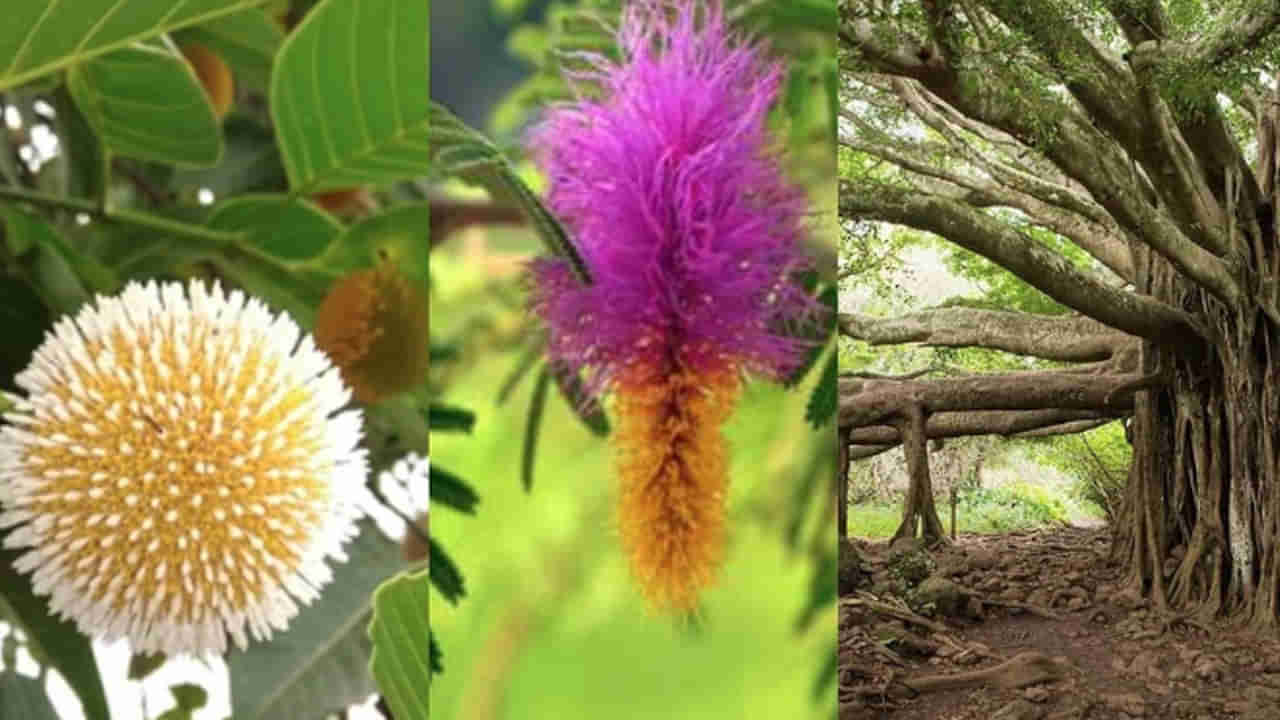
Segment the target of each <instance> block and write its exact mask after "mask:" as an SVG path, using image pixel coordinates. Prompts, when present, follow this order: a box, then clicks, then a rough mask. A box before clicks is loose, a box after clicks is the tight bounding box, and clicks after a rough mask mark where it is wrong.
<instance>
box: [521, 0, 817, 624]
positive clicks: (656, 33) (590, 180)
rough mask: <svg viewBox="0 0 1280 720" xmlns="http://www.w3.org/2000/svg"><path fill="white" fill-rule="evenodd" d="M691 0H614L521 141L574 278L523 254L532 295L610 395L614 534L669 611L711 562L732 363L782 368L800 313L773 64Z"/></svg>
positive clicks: (554, 332)
mask: <svg viewBox="0 0 1280 720" xmlns="http://www.w3.org/2000/svg"><path fill="white" fill-rule="evenodd" d="M698 5H699V4H698V3H694V2H682V3H665V2H658V1H657V0H643V1H639V2H635V3H632V4H631V5H630V7H629V10H628V11H627V13H626V15H625V17H624V18H623V24H622V28H621V31H620V33H619V43H620V46H621V49H622V60H621V61H620V62H618V63H613V62H610V61H608V60H607V59H605V58H603V57H594V58H591V66H592V67H593V68H594V69H593V70H591V71H588V72H585V73H582V74H581V75H579V76H578V78H579V80H581V81H583V82H586V83H590V84H592V85H594V86H595V87H596V89H597V90H598V92H594V93H580V99H579V100H578V101H576V102H575V103H572V104H569V105H565V106H559V107H556V108H553V109H552V111H551V112H550V114H549V115H548V117H547V118H546V119H545V121H544V122H543V124H542V125H541V126H540V128H538V130H537V131H536V134H535V136H534V138H533V143H532V144H533V147H534V151H535V157H536V159H537V160H538V161H539V163H540V165H541V167H542V169H543V170H544V171H545V172H546V174H547V176H548V178H549V182H550V191H549V196H548V202H549V204H550V205H551V207H552V209H553V210H554V211H555V212H556V213H558V214H559V216H560V217H561V218H562V219H563V220H564V222H565V224H566V226H567V227H568V228H569V230H570V233H571V235H572V237H573V238H574V242H575V246H576V248H577V249H578V251H579V254H580V255H581V257H582V260H583V262H584V264H585V265H586V271H587V274H589V275H590V279H591V282H590V283H589V284H585V283H583V282H581V281H580V280H579V279H578V277H577V276H576V275H575V273H574V272H573V269H572V268H571V266H570V264H569V263H568V262H567V261H566V260H564V259H561V258H544V259H539V260H537V261H535V262H534V264H533V266H532V276H533V307H534V309H535V311H536V312H537V313H538V314H539V315H540V316H541V317H542V319H543V320H544V321H545V323H546V325H547V327H548V330H549V334H550V349H549V352H550V355H551V359H552V361H553V362H556V363H560V364H562V365H563V366H565V367H567V368H569V369H571V370H575V371H576V370H581V369H586V370H587V371H588V377H589V382H590V385H591V387H592V388H593V390H594V391H595V392H597V393H605V394H609V395H612V397H613V409H614V411H615V413H616V415H617V417H618V420H617V425H616V432H615V442H616V443H617V448H618V469H619V476H620V479H621V502H620V509H619V527H620V530H621V535H622V540H623V543H624V545H625V546H626V547H627V549H628V553H629V555H630V560H631V565H632V568H633V571H634V574H635V575H636V576H637V577H638V579H639V580H640V582H641V584H642V585H643V586H644V588H645V590H646V592H647V594H648V595H649V597H650V599H651V600H652V601H653V602H654V604H656V605H657V606H659V607H668V608H672V609H676V610H688V609H691V608H692V607H694V606H695V605H696V602H697V598H698V594H699V592H700V591H701V590H702V589H703V588H705V587H706V586H708V585H709V584H710V583H711V582H712V580H713V579H714V573H715V569H716V565H717V563H718V561H719V559H720V554H721V549H722V545H723V538H724V502H725V493H726V488H727V485H728V478H727V467H728V458H727V450H726V448H725V441H724V438H723V435H722V432H721V426H722V425H723V423H724V421H725V420H726V419H727V418H728V417H729V415H730V414H731V412H732V409H733V406H734V401H735V399H736V397H737V395H738V392H739V389H740V378H741V377H742V375H743V373H744V372H754V373H757V374H760V375H763V376H765V377H768V378H773V379H778V378H781V377H784V376H786V375H787V374H788V373H790V372H791V371H793V370H794V369H795V368H796V367H797V366H798V364H799V363H800V362H801V358H802V357H803V355H804V352H805V350H806V349H807V348H808V347H809V346H808V345H807V344H806V343H805V342H804V341H801V340H798V339H796V338H795V337H794V336H793V335H790V334H788V333H787V332H786V330H785V329H786V328H787V327H795V326H797V325H798V324H800V323H803V322H806V321H814V320H815V319H816V315H815V313H817V312H819V310H818V306H817V304H816V303H815V302H814V301H813V300H812V299H811V298H810V297H809V296H808V295H807V294H806V293H805V292H804V291H803V290H802V289H801V288H800V287H799V286H797V285H796V284H795V283H794V282H793V280H792V276H793V275H794V274H795V273H796V272H797V271H799V270H802V269H804V268H805V267H806V266H807V263H806V261H805V259H804V257H803V253H802V251H801V249H800V241H801V239H802V237H803V220H804V214H805V212H806V208H807V203H806V200H805V197H804V193H803V191H802V190H801V189H800V188H798V187H797V186H795V185H793V184H791V183H789V182H788V181H787V179H786V178H785V176H784V173H783V171H782V169H781V166H780V163H779V159H778V157H777V155H776V153H775V152H774V151H773V150H772V145H771V142H770V139H769V136H768V132H767V129H766V116H767V113H768V110H769V108H770V106H771V105H772V104H773V102H774V100H775V98H776V96H777V94H778V90H779V84H780V79H781V77H782V74H781V68H780V67H779V65H778V64H776V63H774V62H770V61H768V60H767V59H766V56H765V51H764V49H763V48H762V47H760V46H759V45H757V44H753V43H750V42H748V41H746V40H744V39H742V38H738V37H735V36H734V35H733V34H732V33H731V31H730V30H729V29H728V28H727V27H726V22H725V18H724V15H723V13H722V10H721V9H720V7H719V5H718V4H710V5H709V6H703V9H702V10H701V11H699V9H698V7H697V6H698Z"/></svg>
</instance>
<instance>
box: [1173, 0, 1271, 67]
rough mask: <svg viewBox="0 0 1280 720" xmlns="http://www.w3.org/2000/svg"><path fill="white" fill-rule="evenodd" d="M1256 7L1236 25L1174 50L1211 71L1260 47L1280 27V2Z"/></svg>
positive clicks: (1259, 4) (1224, 27)
mask: <svg viewBox="0 0 1280 720" xmlns="http://www.w3.org/2000/svg"><path fill="white" fill-rule="evenodd" d="M1255 5H1257V7H1256V8H1255V9H1253V10H1252V11H1250V12H1246V13H1244V14H1242V15H1241V16H1240V17H1239V18H1237V19H1236V21H1235V22H1232V23H1220V24H1219V25H1218V28H1217V31H1216V32H1213V33H1210V34H1209V35H1206V36H1205V37H1203V38H1201V39H1200V40H1199V41H1197V42H1195V43H1192V44H1190V45H1186V46H1179V45H1177V44H1173V45H1171V49H1172V50H1174V51H1175V52H1177V53H1178V54H1179V55H1181V56H1183V57H1185V58H1187V59H1188V60H1190V61H1191V62H1192V63H1195V64H1196V65H1199V66H1201V67H1204V68H1206V69H1208V68H1214V67H1217V66H1218V65H1221V64H1222V63H1225V62H1227V61H1228V60H1230V59H1232V58H1234V57H1236V56H1238V55H1240V54H1242V53H1244V52H1246V51H1248V50H1251V49H1253V48H1255V47H1257V46H1258V45H1260V44H1261V43H1262V41H1263V40H1264V39H1265V38H1266V37H1267V36H1268V35H1270V34H1271V33H1273V32H1275V30H1276V28H1277V27H1280V2H1276V1H1275V0H1268V2H1265V3H1255Z"/></svg>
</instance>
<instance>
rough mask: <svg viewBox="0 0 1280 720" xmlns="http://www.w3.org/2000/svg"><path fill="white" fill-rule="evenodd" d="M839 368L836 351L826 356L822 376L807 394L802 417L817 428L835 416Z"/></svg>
mask: <svg viewBox="0 0 1280 720" xmlns="http://www.w3.org/2000/svg"><path fill="white" fill-rule="evenodd" d="M838 373H839V369H838V368H837V367H836V353H835V352H832V353H830V354H829V355H828V356H827V364H826V366H825V367H824V368H823V369H822V377H821V378H820V379H819V380H818V384H817V385H815V386H814V388H813V393H812V394H811V395H809V402H808V404H806V405H805V408H804V419H805V420H808V421H809V424H810V425H812V426H813V429H815V430H817V429H818V428H821V427H822V426H823V425H826V424H827V423H828V422H830V420H831V418H832V417H835V414H836V408H837V406H838V405H839V399H840V391H839V387H838V378H837V377H836V376H837V374H838Z"/></svg>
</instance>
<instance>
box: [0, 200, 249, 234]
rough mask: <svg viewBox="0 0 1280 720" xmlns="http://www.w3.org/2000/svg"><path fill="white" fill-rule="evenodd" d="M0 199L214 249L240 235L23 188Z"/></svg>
mask: <svg viewBox="0 0 1280 720" xmlns="http://www.w3.org/2000/svg"><path fill="white" fill-rule="evenodd" d="M0 198H9V199H11V200H18V201H22V202H29V203H32V204H34V205H42V206H44V207H49V208H55V209H59V210H74V211H76V212H82V213H86V214H88V215H92V216H95V217H98V218H101V219H103V220H106V221H108V222H115V223H120V224H122V225H132V226H133V227H138V228H142V229H145V230H156V231H159V232H163V233H168V234H170V235H177V236H180V237H186V238H192V239H195V240H201V241H204V242H206V243H212V244H213V245H214V247H216V248H222V247H225V246H227V245H233V244H235V243H236V241H237V240H239V239H240V238H241V237H242V235H241V233H229V232H221V231H218V230H209V229H208V228H203V227H200V226H198V225H192V224H190V223H185V222H182V221H180V220H171V219H169V218H166V217H160V216H159V215H152V214H151V213H145V212H140V211H137V210H132V209H129V208H110V209H108V210H106V211H103V210H102V209H100V208H99V207H98V204H97V203H95V202H93V201H92V200H86V199H83V198H73V197H61V196H58V195H52V194H50V193H44V192H40V191H37V190H26V189H23V188H15V187H10V186H5V185H0Z"/></svg>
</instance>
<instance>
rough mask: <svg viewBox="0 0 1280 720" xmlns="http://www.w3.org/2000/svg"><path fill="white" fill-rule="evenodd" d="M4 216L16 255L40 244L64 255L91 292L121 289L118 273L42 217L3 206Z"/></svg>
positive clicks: (1, 208)
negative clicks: (66, 238)
mask: <svg viewBox="0 0 1280 720" xmlns="http://www.w3.org/2000/svg"><path fill="white" fill-rule="evenodd" d="M0 217H3V218H4V221H5V226H6V229H7V236H8V238H9V241H10V249H11V250H12V251H13V252H14V254H15V255H21V254H23V253H24V252H26V250H27V249H29V248H30V247H32V246H36V247H39V248H42V249H44V250H45V251H47V252H50V253H54V254H56V255H58V256H59V257H61V258H62V259H63V260H64V261H65V262H66V263H67V265H68V266H69V267H70V268H71V271H72V272H74V273H75V274H76V277H78V278H79V279H80V282H81V283H83V284H84V287H85V289H87V290H88V291H89V292H94V293H104V294H109V293H114V292H116V291H117V290H119V289H120V286H121V283H120V279H119V278H117V277H116V274H115V273H114V272H112V271H111V270H110V269H109V268H107V267H105V266H103V265H102V264H100V263H99V262H98V261H96V260H94V259H93V258H91V257H89V256H88V255H85V254H84V253H81V252H80V251H78V250H76V249H75V248H73V247H71V245H70V244H69V243H67V241H66V240H65V239H63V237H62V236H61V235H60V234H58V232H57V231H56V230H54V229H53V228H52V227H51V226H50V225H49V224H48V223H46V222H45V221H44V220H43V219H42V218H40V217H39V216H37V215H34V214H32V213H29V212H25V211H22V210H19V209H18V208H16V207H12V206H0ZM20 248H21V249H20Z"/></svg>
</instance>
